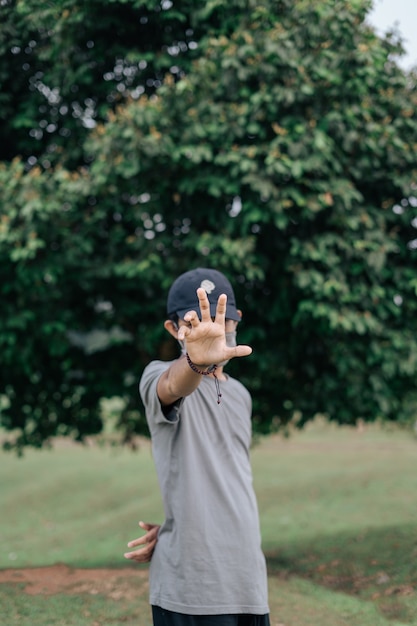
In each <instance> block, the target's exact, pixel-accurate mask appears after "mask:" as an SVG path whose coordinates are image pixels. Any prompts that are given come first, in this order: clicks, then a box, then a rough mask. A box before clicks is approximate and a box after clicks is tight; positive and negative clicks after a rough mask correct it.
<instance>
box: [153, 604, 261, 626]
mask: <svg viewBox="0 0 417 626" xmlns="http://www.w3.org/2000/svg"><path fill="white" fill-rule="evenodd" d="M152 616H153V623H154V626H269V615H246V614H244V615H243V614H239V615H184V613H174V611H167V610H166V609H161V608H160V607H159V606H152Z"/></svg>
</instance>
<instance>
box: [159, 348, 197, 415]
mask: <svg viewBox="0 0 417 626" xmlns="http://www.w3.org/2000/svg"><path fill="white" fill-rule="evenodd" d="M207 367H208V366H204V365H203V366H199V368H200V369H202V370H204V369H206V368H207ZM201 379H202V375H201V374H197V373H196V372H195V371H194V370H192V369H191V367H190V366H189V364H188V362H187V359H186V358H185V357H181V358H179V359H178V360H177V361H174V363H172V365H171V366H170V367H169V368H168V369H167V370H166V372H164V373H163V374H162V376H161V377H160V379H159V381H158V387H157V393H158V397H159V400H160V401H161V404H162V405H165V406H168V405H170V404H172V403H173V402H176V400H178V399H179V398H184V397H185V396H189V395H190V394H191V393H192V392H193V391H194V390H195V389H197V387H198V385H199V384H200V382H201Z"/></svg>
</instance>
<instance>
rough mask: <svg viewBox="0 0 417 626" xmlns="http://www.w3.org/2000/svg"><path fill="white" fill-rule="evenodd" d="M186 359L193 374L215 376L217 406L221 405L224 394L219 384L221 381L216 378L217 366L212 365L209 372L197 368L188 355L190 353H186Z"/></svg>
mask: <svg viewBox="0 0 417 626" xmlns="http://www.w3.org/2000/svg"><path fill="white" fill-rule="evenodd" d="M185 358H186V359H187V363H188V365H189V366H190V367H191V369H192V370H193V372H195V373H196V374H201V376H208V375H209V374H213V376H214V382H215V385H216V393H217V404H220V398H221V397H222V394H221V393H220V383H219V379H218V378H217V376H216V369H217V365H210V367H209V368H208V370H205V371H204V370H201V369H199V368H198V367H197V365H195V364H194V363H193V362H192V360H191V359H190V356H189V354H188V352H186V353H185Z"/></svg>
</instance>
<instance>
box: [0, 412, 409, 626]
mask: <svg viewBox="0 0 417 626" xmlns="http://www.w3.org/2000/svg"><path fill="white" fill-rule="evenodd" d="M0 456H1V474H0V481H1V484H0V489H1V502H2V510H1V535H0V568H2V569H4V568H10V567H16V568H22V567H28V566H35V565H36V566H40V565H51V564H55V563H66V564H67V565H70V566H73V567H89V568H90V567H116V568H122V570H121V571H125V572H128V571H129V568H131V567H132V564H131V563H129V562H127V561H125V560H124V559H123V556H122V555H123V552H124V551H125V546H126V543H127V542H128V541H129V540H130V539H132V538H133V537H136V536H138V534H141V531H139V530H138V528H137V521H138V520H139V519H145V520H149V521H159V520H161V519H162V506H161V502H160V496H159V489H158V485H157V481H156V476H155V471H154V468H153V462H152V454H151V450H150V447H149V445H148V444H147V443H144V444H143V445H142V446H141V448H140V450H139V452H138V453H133V452H130V451H128V450H121V449H114V448H107V447H94V446H93V447H82V446H73V445H65V443H64V444H62V443H61V444H60V445H58V446H57V447H56V448H55V449H53V450H50V451H41V452H40V451H28V452H27V453H26V454H25V456H24V457H23V459H18V458H16V457H14V456H13V455H11V454H5V453H1V455H0ZM252 463H253V468H254V477H255V488H256V492H257V495H258V502H259V508H260V515H261V525H262V533H263V543H264V550H265V552H266V554H267V558H268V569H269V585H270V605H271V625H272V626H278V625H281V624H284V625H285V626H309V625H311V626H344V625H349V626H399V625H400V624H407V625H408V626H417V566H416V563H417V526H416V520H417V495H416V494H417V441H416V439H415V438H414V437H413V436H412V435H411V434H410V433H406V432H404V431H399V430H394V429H391V430H384V429H382V428H378V427H372V428H367V429H366V430H365V432H358V431H357V430H352V429H348V428H337V427H331V426H328V425H324V424H322V423H320V422H318V423H316V424H315V425H313V426H310V427H308V428H307V429H306V430H305V431H304V432H302V433H296V434H294V435H293V436H291V437H290V438H289V439H283V438H279V437H272V438H269V439H265V440H263V441H261V442H260V444H259V445H257V446H255V447H254V449H253V451H252ZM146 595H147V593H146V590H144V589H143V588H140V589H138V593H137V597H135V598H134V599H132V598H130V599H128V600H127V599H125V600H123V601H120V600H115V599H111V598H109V597H107V596H105V595H100V594H97V595H94V596H92V595H91V594H88V593H76V594H71V595H67V594H63V593H62V594H56V595H53V596H42V595H37V596H33V595H31V596H29V595H27V594H26V593H23V592H22V588H21V586H19V585H17V584H13V585H12V584H7V585H6V584H3V585H0V602H1V606H2V607H3V606H6V607H7V609H6V610H5V612H4V611H3V608H2V612H3V613H2V619H3V621H2V622H1V623H4V624H5V625H7V626H9V625H10V626H15V625H16V626H17V624H19V626H26V625H27V626H29V624H30V625H31V626H32V625H39V626H43V625H48V624H58V625H61V624H62V625H64V626H70V625H72V624H74V625H77V626H83V625H84V624H89V625H96V626H97V625H102V624H103V625H104V624H106V625H107V624H127V625H128V626H129V625H130V624H132V626H133V624H135V625H136V626H148V625H149V624H150V613H149V608H148V606H147V597H146ZM0 621H1V620H0Z"/></svg>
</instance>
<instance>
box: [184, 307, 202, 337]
mask: <svg viewBox="0 0 417 626" xmlns="http://www.w3.org/2000/svg"><path fill="white" fill-rule="evenodd" d="M184 320H185V321H186V322H188V323H189V324H191V326H193V327H194V326H198V324H199V323H200V319H199V317H198V315H197V312H196V311H188V313H186V314H185V315H184ZM181 328H185V329H186V330H188V332H189V331H190V329H189V328H188V327H187V326H181Z"/></svg>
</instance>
